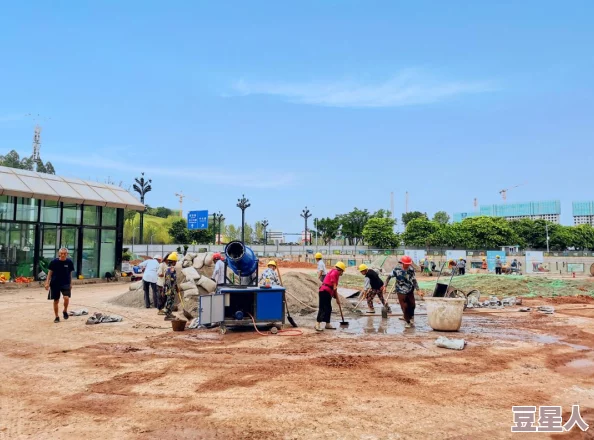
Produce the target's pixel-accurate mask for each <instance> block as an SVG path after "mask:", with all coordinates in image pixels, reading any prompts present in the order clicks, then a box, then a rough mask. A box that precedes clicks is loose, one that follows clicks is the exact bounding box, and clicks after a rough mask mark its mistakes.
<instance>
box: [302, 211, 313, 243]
mask: <svg viewBox="0 0 594 440" xmlns="http://www.w3.org/2000/svg"><path fill="white" fill-rule="evenodd" d="M301 217H303V219H304V220H305V237H304V240H303V252H304V253H305V246H306V245H307V219H308V218H310V217H311V213H310V212H309V209H307V206H306V207H305V209H304V210H303V211H302V213H301Z"/></svg>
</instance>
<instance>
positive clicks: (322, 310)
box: [315, 261, 346, 332]
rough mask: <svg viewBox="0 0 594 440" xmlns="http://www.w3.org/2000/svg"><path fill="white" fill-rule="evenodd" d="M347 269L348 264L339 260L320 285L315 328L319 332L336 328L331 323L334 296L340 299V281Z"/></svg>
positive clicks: (337, 299)
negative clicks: (323, 324)
mask: <svg viewBox="0 0 594 440" xmlns="http://www.w3.org/2000/svg"><path fill="white" fill-rule="evenodd" d="M345 270H346V265H345V264H344V263H343V262H342V261H339V262H338V263H336V264H335V265H334V269H332V270H331V271H330V272H328V274H327V275H326V278H324V282H323V283H322V285H321V286H320V290H319V292H318V295H319V307H318V317H317V319H316V326H315V329H316V330H317V331H319V332H321V331H324V329H328V330H334V329H335V328H336V327H333V326H332V325H330V316H331V314H332V298H334V299H336V301H337V302H338V301H340V299H339V298H338V281H339V280H340V277H341V276H342V275H343V274H344V271H345ZM322 322H325V323H326V325H325V326H324V327H322Z"/></svg>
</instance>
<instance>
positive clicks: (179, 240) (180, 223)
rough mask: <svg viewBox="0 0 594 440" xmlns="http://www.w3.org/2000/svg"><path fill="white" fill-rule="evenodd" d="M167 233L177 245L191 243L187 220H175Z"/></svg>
mask: <svg viewBox="0 0 594 440" xmlns="http://www.w3.org/2000/svg"><path fill="white" fill-rule="evenodd" d="M167 232H169V236H170V237H171V238H172V239H173V241H174V242H175V243H176V244H188V243H190V241H191V240H190V234H189V231H188V224H187V223H186V219H183V218H180V219H177V220H175V221H174V222H173V223H172V225H171V226H170V227H169V230H168V231H167Z"/></svg>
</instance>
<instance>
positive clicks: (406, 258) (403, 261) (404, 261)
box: [400, 255, 412, 264]
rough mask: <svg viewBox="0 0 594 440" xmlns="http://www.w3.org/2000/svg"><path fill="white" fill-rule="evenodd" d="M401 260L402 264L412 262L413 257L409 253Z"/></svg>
mask: <svg viewBox="0 0 594 440" xmlns="http://www.w3.org/2000/svg"><path fill="white" fill-rule="evenodd" d="M400 262H401V263H402V264H412V258H410V257H409V256H408V255H405V256H404V257H402V258H401V259H400Z"/></svg>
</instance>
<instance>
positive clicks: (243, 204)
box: [237, 194, 251, 245]
mask: <svg viewBox="0 0 594 440" xmlns="http://www.w3.org/2000/svg"><path fill="white" fill-rule="evenodd" d="M250 206H251V205H250V201H249V200H248V199H246V198H245V194H242V195H241V199H237V207H238V208H239V209H241V243H242V244H244V245H245V210H246V209H248V208H249V207H250Z"/></svg>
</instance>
